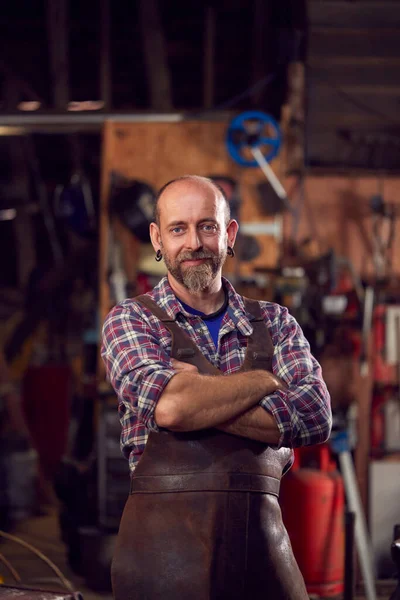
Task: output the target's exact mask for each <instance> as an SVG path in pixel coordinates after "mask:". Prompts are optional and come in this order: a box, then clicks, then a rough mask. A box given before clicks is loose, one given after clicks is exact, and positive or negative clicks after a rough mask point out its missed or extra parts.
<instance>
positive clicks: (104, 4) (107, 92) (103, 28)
mask: <svg viewBox="0 0 400 600" xmlns="http://www.w3.org/2000/svg"><path fill="white" fill-rule="evenodd" d="M110 45H111V44H110V0H101V3H100V99H101V100H103V102H104V108H105V109H106V110H110V109H111V106H112V95H111V90H112V86H111V59H110Z"/></svg>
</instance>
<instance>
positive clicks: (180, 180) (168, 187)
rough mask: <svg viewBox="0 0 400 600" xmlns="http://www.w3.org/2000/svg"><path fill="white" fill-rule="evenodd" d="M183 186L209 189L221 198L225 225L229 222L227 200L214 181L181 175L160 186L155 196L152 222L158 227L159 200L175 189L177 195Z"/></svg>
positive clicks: (229, 213)
mask: <svg viewBox="0 0 400 600" xmlns="http://www.w3.org/2000/svg"><path fill="white" fill-rule="evenodd" d="M185 184H188V185H194V186H196V187H198V188H200V189H201V188H203V189H207V188H208V189H209V188H210V187H211V188H212V189H213V191H214V192H215V194H216V196H217V197H218V198H221V201H223V202H224V203H225V214H226V223H228V222H229V219H230V215H231V211H230V206H229V201H228V198H227V196H226V194H225V192H224V190H223V189H222V187H220V186H219V185H218V184H217V183H215V181H213V180H212V179H209V178H208V177H201V176H200V175H183V176H182V177H177V178H176V179H171V181H168V182H167V183H165V184H164V185H163V186H162V188H161V189H160V190H159V192H158V194H157V196H156V201H155V207H154V221H155V222H156V223H157V225H158V226H160V214H161V210H160V206H161V203H160V200H161V199H162V198H163V197H164V196H165V195H166V192H167V191H168V192H172V191H175V188H176V192H177V193H178V192H179V187H182V186H183V187H184V186H185Z"/></svg>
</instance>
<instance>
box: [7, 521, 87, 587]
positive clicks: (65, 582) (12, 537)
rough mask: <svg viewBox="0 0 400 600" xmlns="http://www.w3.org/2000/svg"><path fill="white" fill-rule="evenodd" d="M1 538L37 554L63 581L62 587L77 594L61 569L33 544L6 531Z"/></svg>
mask: <svg viewBox="0 0 400 600" xmlns="http://www.w3.org/2000/svg"><path fill="white" fill-rule="evenodd" d="M0 537H2V538H5V539H6V540H10V541H12V542H15V543H17V544H20V546H23V547H24V548H27V549H28V550H30V551H31V552H33V554H36V556H37V557H38V558H40V559H41V560H42V561H43V562H45V563H46V565H47V566H48V567H50V569H51V570H52V571H53V572H54V573H55V574H56V575H57V577H58V579H59V580H60V581H61V583H62V585H63V586H64V587H65V589H66V590H68V591H69V592H72V593H74V592H75V590H74V588H73V587H72V584H71V583H70V582H69V581H68V579H66V577H64V575H63V574H62V572H61V571H60V569H59V568H58V567H57V566H56V565H55V564H54V563H53V562H52V561H51V560H50V559H49V558H48V557H47V556H46V555H45V554H43V552H41V551H40V550H38V549H37V548H35V546H32V544H29V543H28V542H26V541H25V540H23V539H21V538H19V537H17V536H16V535H11V534H10V533H6V532H5V531H1V530H0Z"/></svg>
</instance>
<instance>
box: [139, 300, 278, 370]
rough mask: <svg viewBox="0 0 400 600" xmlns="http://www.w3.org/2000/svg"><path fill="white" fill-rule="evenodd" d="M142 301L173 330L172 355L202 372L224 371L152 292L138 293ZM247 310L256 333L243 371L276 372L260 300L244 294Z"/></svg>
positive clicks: (250, 340) (169, 329) (269, 336)
mask: <svg viewBox="0 0 400 600" xmlns="http://www.w3.org/2000/svg"><path fill="white" fill-rule="evenodd" d="M135 300H137V301H138V302H139V303H140V304H142V305H143V306H145V307H146V308H147V309H148V310H149V311H150V312H151V313H153V315H154V316H156V317H157V318H158V319H159V320H160V321H161V322H162V323H163V324H164V326H165V327H166V328H167V329H168V331H169V332H170V334H171V337H172V340H171V357H172V358H176V359H177V360H181V361H183V362H186V363H188V364H191V365H194V366H196V367H197V368H198V370H199V372H200V373H204V374H209V375H222V373H221V371H220V370H219V369H217V367H214V365H213V364H212V363H211V362H210V361H209V360H208V359H207V358H206V357H205V356H204V354H202V352H201V351H200V350H199V348H198V347H197V346H196V344H195V343H194V342H193V341H192V340H191V339H190V337H189V336H188V334H187V333H186V332H185V331H184V330H183V329H182V328H181V327H179V325H178V323H177V322H176V321H175V320H174V319H171V317H170V316H169V315H168V314H167V313H166V312H165V310H164V309H162V308H161V307H160V306H158V304H157V303H156V302H154V300H152V299H151V298H150V297H149V296H147V295H145V294H143V295H141V296H136V298H135ZM243 300H244V304H245V308H246V312H247V313H249V314H250V322H251V324H252V325H253V333H252V334H251V335H250V336H249V338H248V342H247V350H246V355H245V358H244V362H243V365H242V367H241V368H240V371H250V370H252V369H264V370H267V371H271V372H272V356H273V354H274V346H273V344H272V339H271V335H270V333H269V330H268V327H267V325H266V324H265V322H264V319H263V316H262V313H261V308H260V304H259V302H258V301H257V300H252V299H250V298H245V297H243Z"/></svg>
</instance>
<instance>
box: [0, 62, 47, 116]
mask: <svg viewBox="0 0 400 600" xmlns="http://www.w3.org/2000/svg"><path fill="white" fill-rule="evenodd" d="M0 71H1V72H2V73H3V74H4V75H5V76H6V78H7V79H12V80H13V82H14V83H13V87H14V89H15V94H16V101H17V102H18V101H19V100H20V99H21V98H20V94H21V93H22V94H24V95H25V96H27V99H29V100H36V101H37V102H42V99H41V98H40V97H39V95H38V94H37V93H36V91H35V90H34V89H33V87H32V86H31V84H30V83H28V82H27V81H25V80H24V79H23V78H22V77H21V76H20V75H19V74H18V73H15V71H14V69H13V68H12V66H10V65H9V64H8V63H6V62H5V61H4V60H0ZM15 108H16V105H15V104H14V105H13V106H12V107H10V109H11V110H15Z"/></svg>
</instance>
